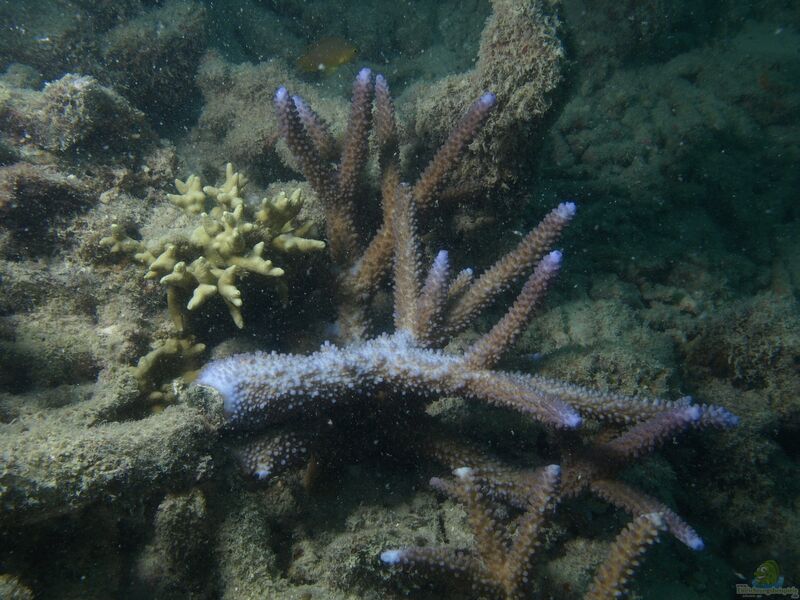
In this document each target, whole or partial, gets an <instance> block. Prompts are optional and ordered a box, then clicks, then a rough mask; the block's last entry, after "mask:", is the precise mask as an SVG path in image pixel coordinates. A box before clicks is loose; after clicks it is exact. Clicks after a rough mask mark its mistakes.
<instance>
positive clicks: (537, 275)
mask: <svg viewBox="0 0 800 600" xmlns="http://www.w3.org/2000/svg"><path fill="white" fill-rule="evenodd" d="M560 267H561V252H558V251H554V252H551V253H550V254H548V255H547V256H545V257H544V258H543V259H542V260H540V261H539V264H538V265H537V267H536V270H535V271H534V272H533V274H532V275H531V276H530V278H528V281H527V282H526V283H525V286H524V287H523V288H522V292H520V294H519V296H518V297H517V300H516V302H514V304H513V306H512V307H511V308H510V309H509V311H508V312H507V313H506V315H505V316H504V317H503V318H502V319H501V320H500V322H498V323H497V324H496V325H495V326H494V327H492V329H491V331H489V333H487V334H486V335H484V336H483V337H482V338H480V339H479V340H478V341H477V342H475V344H473V345H472V347H471V348H469V350H467V352H466V353H465V355H464V360H465V362H466V363H467V364H468V365H469V366H470V367H473V368H490V367H492V366H494V365H495V364H496V363H497V361H498V360H499V359H500V355H501V354H502V353H503V352H505V351H506V350H507V349H508V348H510V347H511V345H512V344H513V343H514V340H516V339H517V336H519V334H520V333H521V332H522V330H523V328H524V327H525V326H526V325H527V324H528V321H529V320H530V316H531V314H532V313H533V311H534V309H535V308H536V307H537V305H538V304H539V303H541V301H542V299H543V298H544V296H545V294H546V293H547V289H548V288H549V287H550V282H551V281H552V280H553V279H554V278H555V276H556V275H557V274H558V270H559V268H560Z"/></svg>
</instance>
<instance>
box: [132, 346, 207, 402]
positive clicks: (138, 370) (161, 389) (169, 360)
mask: <svg viewBox="0 0 800 600" xmlns="http://www.w3.org/2000/svg"><path fill="white" fill-rule="evenodd" d="M205 349H206V346H205V344H199V343H195V342H194V340H193V339H191V338H189V339H180V338H169V339H166V340H164V341H162V342H159V343H158V344H157V345H156V347H155V348H153V349H152V350H151V351H150V352H148V353H147V354H145V355H144V356H142V357H141V358H140V359H139V362H138V363H137V364H136V367H133V369H132V370H133V376H134V377H136V381H137V382H138V383H139V389H140V390H141V391H142V392H143V393H147V398H148V400H149V401H150V402H152V403H157V402H163V401H165V400H167V399H168V396H169V393H168V392H167V391H165V385H164V384H163V377H162V376H161V375H160V374H159V373H161V372H163V371H173V370H175V368H178V369H182V370H183V371H186V370H187V367H188V365H187V364H186V363H187V362H191V361H190V359H192V358H194V357H195V356H197V355H199V354H201V353H202V352H203V351H204V350H205ZM166 388H167V389H168V384H167V386H166Z"/></svg>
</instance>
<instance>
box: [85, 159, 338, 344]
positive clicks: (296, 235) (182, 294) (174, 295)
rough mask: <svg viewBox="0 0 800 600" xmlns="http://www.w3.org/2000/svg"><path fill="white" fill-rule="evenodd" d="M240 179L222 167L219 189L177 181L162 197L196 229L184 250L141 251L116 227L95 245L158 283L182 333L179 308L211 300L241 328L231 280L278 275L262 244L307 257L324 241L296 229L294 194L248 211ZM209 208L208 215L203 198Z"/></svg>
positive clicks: (148, 247)
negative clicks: (122, 256)
mask: <svg viewBox="0 0 800 600" xmlns="http://www.w3.org/2000/svg"><path fill="white" fill-rule="evenodd" d="M246 185H247V179H246V178H245V177H244V175H242V174H241V173H238V172H236V171H235V170H234V168H233V165H232V164H230V163H228V165H227V166H226V169H225V182H224V183H223V184H222V185H220V186H219V187H213V186H206V187H203V186H202V183H201V181H200V178H199V177H197V176H196V175H191V176H189V177H188V178H187V179H186V181H180V180H177V181H176V182H175V186H176V187H177V188H178V192H180V193H179V194H168V195H167V198H168V199H169V200H170V201H171V202H172V203H173V204H176V205H177V206H180V207H181V208H183V209H184V210H185V211H186V212H187V213H189V214H193V215H199V217H200V219H201V224H200V225H199V226H198V227H197V228H195V229H194V231H193V232H192V234H191V236H190V237H189V243H188V247H187V245H186V244H178V243H171V242H167V241H164V240H155V241H151V242H150V243H148V244H142V243H139V242H136V241H135V240H132V239H130V238H128V237H127V236H126V235H125V233H124V231H123V230H122V229H121V228H120V227H119V226H116V227H112V231H111V235H110V236H109V237H106V238H103V239H102V240H101V241H100V243H101V245H103V246H106V247H108V248H110V249H111V251H112V252H125V253H130V252H131V251H134V256H135V258H136V259H137V260H138V261H140V262H142V263H144V264H146V265H147V269H148V271H147V274H146V275H145V278H146V279H158V280H159V281H160V282H161V283H162V284H163V285H165V286H166V288H167V307H168V309H169V313H170V316H171V317H172V320H173V322H174V323H175V327H176V328H177V329H178V331H184V329H185V312H184V309H183V306H184V303H185V302H186V298H187V297H189V300H188V303H186V304H185V306H186V309H188V310H190V311H191V310H195V309H197V308H198V307H199V306H201V305H202V304H204V303H205V302H206V301H207V300H209V299H210V298H212V297H213V296H216V295H219V296H220V297H221V298H222V299H223V301H224V302H225V305H226V306H227V307H228V311H229V313H230V315H231V318H232V319H233V322H234V323H235V324H236V326H237V327H239V328H242V327H244V317H243V316H242V310H241V307H242V293H241V291H240V290H239V288H238V281H239V280H240V279H241V278H242V277H244V276H246V275H247V274H256V275H260V276H263V277H280V276H281V275H283V273H284V271H283V269H282V268H280V267H276V266H274V264H273V262H272V261H271V260H269V259H267V258H264V251H265V249H266V247H267V244H268V245H269V246H270V247H271V248H272V249H273V250H277V251H279V252H283V253H293V252H297V253H303V252H313V251H316V250H321V249H323V248H325V242H322V241H320V240H315V239H312V238H307V237H305V236H306V235H307V234H308V233H309V230H310V228H311V223H304V224H303V223H300V222H298V213H299V212H300V210H301V209H302V207H303V197H302V194H301V191H300V189H299V188H298V189H296V190H295V191H294V192H292V194H291V195H288V196H287V195H286V193H285V192H281V193H280V194H278V195H276V196H275V197H273V198H264V199H263V200H262V201H261V204H260V207H259V209H258V210H251V209H250V207H249V206H248V205H247V203H246V202H245V200H244V198H243V197H242V192H243V190H244V187H245V186H246ZM209 198H211V199H212V200H213V202H214V206H213V208H211V209H210V210H209V211H208V212H205V211H206V205H207V203H208V199H209Z"/></svg>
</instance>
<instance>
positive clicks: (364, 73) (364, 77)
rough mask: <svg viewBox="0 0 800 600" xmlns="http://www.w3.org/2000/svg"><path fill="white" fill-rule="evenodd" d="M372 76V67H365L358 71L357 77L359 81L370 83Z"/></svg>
mask: <svg viewBox="0 0 800 600" xmlns="http://www.w3.org/2000/svg"><path fill="white" fill-rule="evenodd" d="M370 77H372V69H370V68H369V67H364V68H363V69H361V70H360V71H359V72H358V76H357V77H356V79H357V80H358V82H359V83H362V84H366V83H369V79H370Z"/></svg>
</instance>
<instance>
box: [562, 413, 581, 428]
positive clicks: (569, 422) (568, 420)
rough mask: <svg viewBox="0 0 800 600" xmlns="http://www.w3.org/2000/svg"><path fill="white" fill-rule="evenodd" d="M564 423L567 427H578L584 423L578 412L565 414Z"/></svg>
mask: <svg viewBox="0 0 800 600" xmlns="http://www.w3.org/2000/svg"><path fill="white" fill-rule="evenodd" d="M562 424H563V425H564V427H566V428H567V429H577V428H578V427H580V426H581V425H583V419H582V418H581V416H580V415H579V414H578V413H575V412H573V413H566V414H564V415H563V421H562Z"/></svg>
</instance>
